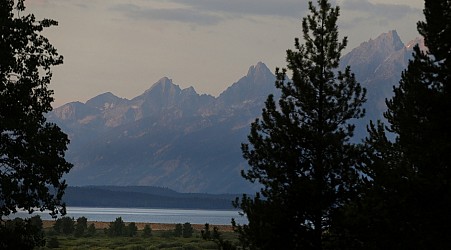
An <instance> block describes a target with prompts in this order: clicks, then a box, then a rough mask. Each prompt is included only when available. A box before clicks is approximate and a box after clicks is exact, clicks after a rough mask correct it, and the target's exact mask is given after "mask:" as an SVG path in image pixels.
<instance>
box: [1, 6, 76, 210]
mask: <svg viewBox="0 0 451 250" xmlns="http://www.w3.org/2000/svg"><path fill="white" fill-rule="evenodd" d="M24 10H25V6H24V1H23V0H18V1H16V3H15V1H13V0H3V1H0V218H2V217H3V216H5V215H8V214H10V213H14V212H16V210H17V209H25V210H28V211H30V212H32V211H33V209H36V208H37V209H40V210H42V211H43V210H44V209H48V210H50V211H51V213H52V215H55V214H57V213H58V212H61V213H64V206H62V202H61V198H62V196H63V193H64V189H65V187H66V184H65V182H64V181H62V180H61V177H62V175H63V174H64V173H67V172H68V171H69V170H70V169H71V167H72V165H71V164H70V163H68V162H66V160H65V159H64V152H65V150H66V149H67V144H68V143H69V140H68V138H67V135H66V134H64V133H63V132H62V131H61V130H60V128H59V127H58V126H56V125H55V124H52V123H48V122H47V121H46V118H45V116H44V115H45V113H47V112H49V111H51V110H52V106H51V102H52V101H53V98H52V94H53V91H52V90H50V89H48V84H49V83H50V79H51V77H52V72H51V67H52V66H55V65H59V64H61V63H62V62H63V57H62V56H60V55H58V53H57V51H56V49H55V48H54V47H53V46H52V45H51V44H50V43H49V41H48V39H47V38H45V37H44V36H42V35H40V32H41V31H43V29H44V28H47V27H50V26H54V25H57V22H56V21H53V20H49V19H44V20H42V21H37V20H36V18H35V17H34V15H32V14H27V15H24Z"/></svg>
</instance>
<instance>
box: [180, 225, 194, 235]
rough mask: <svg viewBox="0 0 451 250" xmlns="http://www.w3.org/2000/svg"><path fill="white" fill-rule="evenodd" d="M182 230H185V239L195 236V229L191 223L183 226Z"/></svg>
mask: <svg viewBox="0 0 451 250" xmlns="http://www.w3.org/2000/svg"><path fill="white" fill-rule="evenodd" d="M182 230H183V233H182V236H183V238H190V237H191V236H193V232H194V229H193V227H192V226H191V223H189V222H186V223H185V224H183V229H182Z"/></svg>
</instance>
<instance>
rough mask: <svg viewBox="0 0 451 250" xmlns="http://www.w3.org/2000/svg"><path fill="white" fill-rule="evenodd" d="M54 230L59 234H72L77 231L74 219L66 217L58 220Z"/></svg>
mask: <svg viewBox="0 0 451 250" xmlns="http://www.w3.org/2000/svg"><path fill="white" fill-rule="evenodd" d="M53 230H54V231H55V233H57V234H65V235H69V234H72V233H73V232H74V230H75V222H74V218H71V217H67V216H64V217H61V218H59V219H57V220H56V221H55V224H53Z"/></svg>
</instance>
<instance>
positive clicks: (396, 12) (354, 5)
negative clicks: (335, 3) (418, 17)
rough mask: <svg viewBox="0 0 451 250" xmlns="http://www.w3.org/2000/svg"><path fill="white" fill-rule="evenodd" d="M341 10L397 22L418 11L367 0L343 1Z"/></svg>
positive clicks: (406, 6)
mask: <svg viewBox="0 0 451 250" xmlns="http://www.w3.org/2000/svg"><path fill="white" fill-rule="evenodd" d="M342 8H343V9H345V10H347V11H356V12H360V13H362V14H366V15H368V16H369V17H370V18H377V19H386V20H399V19H402V18H403V17H405V16H408V15H411V14H416V13H418V12H419V10H418V9H416V8H412V7H410V6H408V5H401V4H376V3H371V2H369V1H368V0H345V1H343V4H342Z"/></svg>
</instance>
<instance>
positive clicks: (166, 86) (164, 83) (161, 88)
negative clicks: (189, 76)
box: [145, 77, 181, 93]
mask: <svg viewBox="0 0 451 250" xmlns="http://www.w3.org/2000/svg"><path fill="white" fill-rule="evenodd" d="M180 90H181V89H180V87H179V86H178V85H176V84H174V83H173V82H172V79H169V78H168V77H163V78H161V79H160V80H158V81H157V82H156V83H154V84H153V85H152V87H150V89H148V90H146V92H145V93H149V92H154V91H157V92H161V93H169V92H173V91H180Z"/></svg>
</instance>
